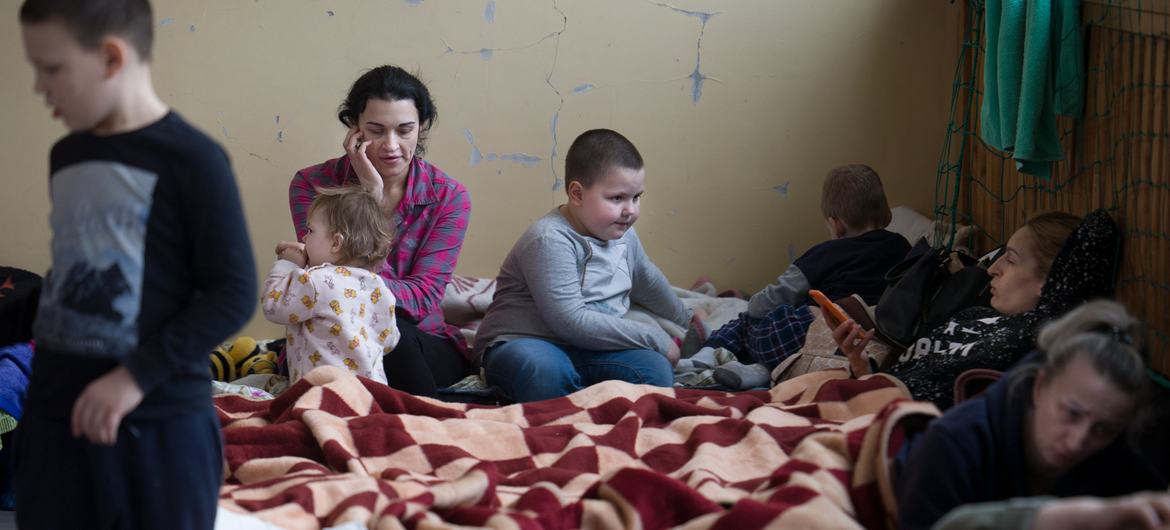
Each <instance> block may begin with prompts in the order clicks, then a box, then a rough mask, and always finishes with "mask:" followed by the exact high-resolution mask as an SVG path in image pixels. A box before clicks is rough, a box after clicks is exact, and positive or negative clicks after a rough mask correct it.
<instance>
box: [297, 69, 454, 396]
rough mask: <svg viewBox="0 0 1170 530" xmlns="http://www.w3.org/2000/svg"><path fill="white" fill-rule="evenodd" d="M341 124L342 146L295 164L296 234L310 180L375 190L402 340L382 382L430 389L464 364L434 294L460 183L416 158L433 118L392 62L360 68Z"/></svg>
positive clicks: (439, 288)
mask: <svg viewBox="0 0 1170 530" xmlns="http://www.w3.org/2000/svg"><path fill="white" fill-rule="evenodd" d="M337 117H338V119H340V120H341V123H342V124H343V125H345V126H346V127H348V128H349V132H348V133H347V134H346V135H345V141H344V142H343V144H342V145H343V147H344V148H345V153H346V154H345V156H343V157H340V158H335V159H332V160H328V161H326V162H324V163H322V164H318V165H314V166H310V167H307V168H305V169H302V170H300V171H298V172H297V174H296V176H294V177H293V180H292V183H291V184H290V185H289V209H290V210H291V211H292V218H293V225H294V226H295V227H296V231H297V239H298V240H303V239H304V237H305V231H306V224H307V222H308V220H307V217H308V210H309V205H310V204H312V202H313V197H315V196H316V195H317V191H316V190H317V189H318V188H332V187H337V186H341V185H347V184H350V185H352V184H360V185H361V186H362V187H363V188H365V189H366V190H368V191H370V192H371V193H373V194H374V195H375V196H376V197H381V200H380V201H379V205H380V206H381V207H382V211H383V213H385V215H386V218H387V219H388V220H389V223H390V228H391V229H392V230H393V231H394V234H395V236H394V243H393V245H392V247H391V249H390V255H389V256H388V257H387V258H386V263H385V265H384V266H383V268H382V270H381V272H380V273H379V274H380V275H381V277H382V280H383V281H385V282H386V286H387V287H389V289H390V291H391V292H393V293H394V297H395V298H396V299H397V300H398V306H397V313H396V316H397V320H398V329H399V332H400V333H401V336H402V338H401V340H400V341H399V343H398V346H397V347H395V348H394V350H393V351H391V352H390V353H388V354H386V356H385V358H384V359H383V364H384V366H385V369H386V379H387V380H388V381H389V383H390V386H392V387H394V388H397V389H400V390H405V391H407V392H410V393H412V394H418V395H427V396H434V395H435V392H436V390H437V389H438V388H442V387H446V386H449V385H451V384H452V383H455V382H457V381H459V380H460V379H462V378H463V377H464V376H465V375H467V374H468V373H470V365H469V364H468V361H467V353H468V348H467V343H466V342H465V341H464V340H463V338H462V336H461V335H460V334H459V330H458V328H456V327H454V326H451V325H449V324H447V323H446V322H444V321H443V312H442V311H441V310H440V308H439V302H440V301H441V300H442V299H443V291H444V289H445V288H446V286H447V282H448V281H449V280H450V279H451V273H452V272H453V271H454V270H455V263H456V261H458V259H459V250H460V249H461V248H462V247H463V236H464V234H465V233H466V232H467V222H468V219H469V218H470V216H471V199H470V197H469V196H468V194H467V189H466V188H464V187H463V185H462V184H460V183H459V182H458V181H456V180H455V179H453V178H451V177H449V176H447V174H446V173H443V171H442V170H440V169H439V168H437V167H435V166H433V165H431V164H430V163H429V162H427V161H426V160H423V159H422V155H423V152H424V150H423V143H424V141H425V140H426V133H427V131H429V130H430V128H431V125H432V124H433V123H434V121H435V118H436V112H435V104H434V101H432V100H431V95H430V92H429V91H427V87H426V85H424V84H423V83H422V82H421V81H419V80H418V78H416V77H415V76H413V75H411V74H409V73H407V72H406V71H405V70H403V69H401V68H399V67H397V66H390V65H386V66H379V67H377V68H374V69H373V70H370V71H369V72H366V73H365V74H363V75H362V76H361V77H359V78H358V80H357V81H355V82H354V84H353V87H352V88H350V91H349V95H348V96H347V97H346V98H345V101H344V102H342V104H341V108H340V109H339V111H338V114H337Z"/></svg>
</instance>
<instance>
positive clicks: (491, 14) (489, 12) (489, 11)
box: [483, 0, 496, 24]
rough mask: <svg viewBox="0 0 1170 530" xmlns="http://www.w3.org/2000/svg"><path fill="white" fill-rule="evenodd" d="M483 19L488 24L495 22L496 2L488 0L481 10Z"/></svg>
mask: <svg viewBox="0 0 1170 530" xmlns="http://www.w3.org/2000/svg"><path fill="white" fill-rule="evenodd" d="M483 19H484V20H485V21H487V23H489V24H491V23H492V22H495V21H496V0H488V3H487V5H486V6H484V8H483Z"/></svg>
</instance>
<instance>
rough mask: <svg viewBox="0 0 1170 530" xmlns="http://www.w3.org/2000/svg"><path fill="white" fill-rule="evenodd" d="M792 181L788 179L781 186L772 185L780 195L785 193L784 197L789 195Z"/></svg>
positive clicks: (773, 189)
mask: <svg viewBox="0 0 1170 530" xmlns="http://www.w3.org/2000/svg"><path fill="white" fill-rule="evenodd" d="M791 183H792V181H788V182H785V183H784V184H781V185H779V186H772V191H774V192H776V193H779V194H780V195H783V196H784V197H787V196H788V185H789V184H791Z"/></svg>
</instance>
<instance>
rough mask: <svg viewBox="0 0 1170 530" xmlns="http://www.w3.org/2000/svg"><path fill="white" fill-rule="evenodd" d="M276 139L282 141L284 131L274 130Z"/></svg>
mask: <svg viewBox="0 0 1170 530" xmlns="http://www.w3.org/2000/svg"><path fill="white" fill-rule="evenodd" d="M276 141H277V142H280V143H284V131H276Z"/></svg>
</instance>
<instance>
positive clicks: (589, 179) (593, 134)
mask: <svg viewBox="0 0 1170 530" xmlns="http://www.w3.org/2000/svg"><path fill="white" fill-rule="evenodd" d="M613 167H620V168H625V169H633V170H639V169H642V155H641V153H639V152H638V148H637V147H634V144H633V142H631V141H629V140H628V139H626V137H625V136H622V135H621V134H620V133H618V132H617V131H611V130H609V129H593V130H590V131H585V132H583V133H581V136H578V137H577V139H576V140H573V145H571V146H569V153H568V154H567V155H565V187H566V188H568V185H569V184H570V183H572V182H580V183H581V185H582V186H584V187H586V188H588V187H590V186H592V185H593V183H594V182H595V181H597V179H598V178H599V177H601V176H602V175H604V174H605V172H606V171H609V170H610V169H611V168H613Z"/></svg>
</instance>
